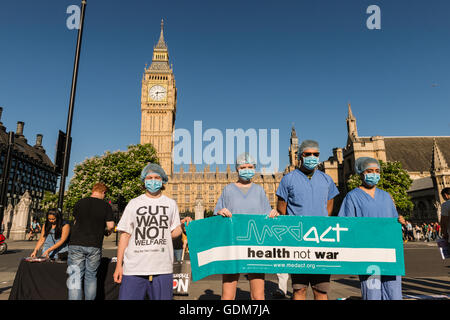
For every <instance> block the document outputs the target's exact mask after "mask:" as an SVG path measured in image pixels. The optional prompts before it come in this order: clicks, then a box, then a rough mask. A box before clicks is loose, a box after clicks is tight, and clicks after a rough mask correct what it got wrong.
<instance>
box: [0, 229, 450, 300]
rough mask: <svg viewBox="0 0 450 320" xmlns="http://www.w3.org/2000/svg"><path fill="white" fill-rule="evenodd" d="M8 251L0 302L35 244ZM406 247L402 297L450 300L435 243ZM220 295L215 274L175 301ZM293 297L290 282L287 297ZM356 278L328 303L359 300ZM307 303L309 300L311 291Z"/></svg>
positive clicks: (337, 278) (334, 286)
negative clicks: (21, 263)
mask: <svg viewBox="0 0 450 320" xmlns="http://www.w3.org/2000/svg"><path fill="white" fill-rule="evenodd" d="M7 243H8V252H7V253H6V254H3V255H1V256H0V300H8V298H9V294H10V292H11V288H12V285H13V282H14V277H15V274H16V271H17V268H18V266H19V263H20V260H21V259H22V258H24V257H27V256H29V255H30V254H31V252H32V250H33V248H34V246H35V244H36V241H8V242H7ZM404 248H405V251H404V252H405V267H406V275H405V276H404V277H403V297H404V299H408V300H426V299H439V300H442V299H447V300H450V277H449V275H450V262H449V261H448V260H446V261H443V260H442V259H441V257H440V254H439V251H438V248H437V246H436V243H435V242H431V243H427V242H408V243H406V244H405V245H404ZM116 249H117V247H116V243H115V235H111V236H110V237H109V238H105V241H104V245H103V255H104V256H105V257H114V256H116ZM265 287H266V299H273V298H272V293H273V292H274V291H275V290H276V289H277V277H276V275H274V274H268V275H266V284H265ZM220 296H221V276H220V275H214V276H210V277H207V278H205V279H202V280H200V281H196V282H191V284H190V289H189V296H176V297H175V299H176V300H216V299H220ZM291 296H292V289H291V285H290V281H289V283H288V297H287V299H289V298H290V297H291ZM360 297H361V293H360V290H359V281H358V277H357V276H349V275H333V276H332V283H331V292H330V295H329V298H330V299H331V300H336V299H343V298H346V299H348V298H350V299H360ZM236 298H237V300H250V288H249V282H248V281H247V279H246V277H245V276H244V275H242V276H241V277H240V280H239V283H238V290H237V297H236ZM307 299H308V300H311V299H312V293H311V290H309V291H308V296H307Z"/></svg>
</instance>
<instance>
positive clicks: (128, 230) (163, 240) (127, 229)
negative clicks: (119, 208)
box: [113, 163, 192, 300]
mask: <svg viewBox="0 0 450 320" xmlns="http://www.w3.org/2000/svg"><path fill="white" fill-rule="evenodd" d="M140 178H141V180H142V182H144V184H145V189H146V192H145V193H144V194H141V195H140V196H138V197H136V198H134V199H131V200H130V202H128V204H127V206H126V207H125V210H124V212H123V214H122V217H121V218H120V221H119V223H118V224H117V231H118V232H120V238H119V244H118V246H117V264H116V270H115V271H114V274H113V279H114V282H116V283H120V290H119V300H144V299H146V298H148V299H150V300H172V299H173V261H174V248H173V242H172V240H173V239H177V238H179V237H181V235H182V233H183V232H185V231H186V229H185V224H186V225H187V224H188V223H189V222H190V221H192V219H191V218H190V217H186V218H184V219H183V220H181V221H180V213H179V210H178V205H177V203H176V201H175V200H173V199H171V198H169V197H167V196H166V195H164V194H163V192H162V191H163V190H164V188H163V183H167V181H168V177H167V175H166V173H165V172H164V169H163V168H161V166H160V165H158V164H155V163H149V164H148V165H146V166H145V168H144V169H143V170H142V172H141V176H140Z"/></svg>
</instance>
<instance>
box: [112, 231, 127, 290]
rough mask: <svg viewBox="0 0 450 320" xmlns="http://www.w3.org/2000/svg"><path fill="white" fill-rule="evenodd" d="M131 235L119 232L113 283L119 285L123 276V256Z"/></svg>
mask: <svg viewBox="0 0 450 320" xmlns="http://www.w3.org/2000/svg"><path fill="white" fill-rule="evenodd" d="M130 237H131V234H129V233H126V232H120V238H119V244H118V245H117V264H116V270H115V271H114V275H113V277H114V282H116V283H121V282H122V275H123V256H124V254H125V249H126V248H127V247H128V242H129V241H130Z"/></svg>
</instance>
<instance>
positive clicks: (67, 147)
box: [58, 0, 86, 212]
mask: <svg viewBox="0 0 450 320" xmlns="http://www.w3.org/2000/svg"><path fill="white" fill-rule="evenodd" d="M85 11H86V0H82V1H81V16H80V27H79V29H78V39H77V48H76V51H75V62H74V66H73V76H72V88H71V91H70V103H69V114H68V116H67V127H66V140H65V144H64V162H63V166H62V173H61V182H60V187H59V199H58V209H59V211H60V212H62V211H63V204H64V189H65V185H66V177H67V171H68V167H69V158H70V154H69V153H70V142H71V131H72V118H73V109H74V105H75V93H76V90H77V78H78V64H79V62H80V52H81V40H82V37H83V24H84V14H85Z"/></svg>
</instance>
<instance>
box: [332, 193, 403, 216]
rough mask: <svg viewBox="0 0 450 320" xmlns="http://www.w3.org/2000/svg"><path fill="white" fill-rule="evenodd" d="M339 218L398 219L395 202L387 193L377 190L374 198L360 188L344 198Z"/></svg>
mask: <svg viewBox="0 0 450 320" xmlns="http://www.w3.org/2000/svg"><path fill="white" fill-rule="evenodd" d="M338 216H339V217H371V218H398V212H397V209H396V208H395V204H394V201H392V198H391V196H390V194H389V193H387V192H386V191H383V190H380V189H378V188H376V189H375V196H374V198H372V197H371V196H370V195H369V194H367V192H365V191H364V190H361V189H360V188H356V189H353V190H352V191H350V192H349V193H347V195H346V196H345V198H344V201H343V202H342V205H341V209H340V210H339V214H338Z"/></svg>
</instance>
